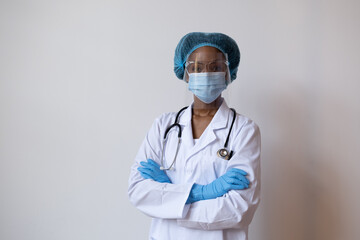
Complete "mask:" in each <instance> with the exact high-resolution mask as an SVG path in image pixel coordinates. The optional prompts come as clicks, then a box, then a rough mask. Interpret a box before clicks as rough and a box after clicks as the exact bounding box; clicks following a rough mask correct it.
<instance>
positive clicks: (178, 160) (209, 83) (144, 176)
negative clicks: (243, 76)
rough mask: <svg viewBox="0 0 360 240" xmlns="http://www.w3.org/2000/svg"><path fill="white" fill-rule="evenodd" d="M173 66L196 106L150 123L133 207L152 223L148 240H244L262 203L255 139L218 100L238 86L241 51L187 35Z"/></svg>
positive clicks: (214, 37) (220, 39)
mask: <svg viewBox="0 0 360 240" xmlns="http://www.w3.org/2000/svg"><path fill="white" fill-rule="evenodd" d="M174 62H175V67H174V71H175V74H176V76H177V77H178V78H180V79H183V80H185V81H186V82H187V84H188V88H189V90H190V91H192V92H193V93H194V102H193V103H192V104H191V105H190V106H189V107H188V108H186V109H182V110H180V111H179V112H177V113H176V112H175V113H165V114H162V115H161V116H160V117H158V118H157V119H156V120H155V122H154V123H153V125H152V127H151V129H150V131H149V132H148V134H147V136H146V137H145V140H144V141H143V143H142V145H141V147H140V149H139V152H138V154H137V156H136V159H135V163H134V164H133V166H132V168H131V174H130V179H129V190H128V193H129V198H130V201H131V202H132V203H133V204H134V205H135V206H136V207H137V208H138V209H139V210H140V211H142V212H143V213H145V214H147V215H148V216H150V217H152V218H153V220H152V224H151V229H150V237H149V239H156V240H172V239H197V240H201V239H206V240H211V239H216V240H219V239H241V240H245V239H248V237H247V235H248V225H249V224H250V222H251V220H252V218H253V216H254V213H255V210H256V208H257V206H258V204H259V201H260V198H259V192H260V132H259V128H258V126H257V125H256V124H255V123H254V122H253V121H252V120H250V119H249V118H246V117H245V116H243V115H240V114H237V113H236V112H235V111H234V110H233V109H230V108H229V107H228V106H227V104H226V102H225V100H224V99H223V98H222V97H221V92H222V91H223V90H224V89H226V87H227V85H228V84H230V83H231V82H232V81H233V80H234V79H235V78H236V73H237V68H238V64H239V62H240V52H239V49H238V46H237V44H236V42H235V41H234V40H233V39H231V38H230V37H228V36H226V35H224V34H221V33H199V32H195V33H189V34H187V35H185V36H184V37H183V38H182V39H181V40H180V42H179V44H178V46H177V48H176V50H175V58H174Z"/></svg>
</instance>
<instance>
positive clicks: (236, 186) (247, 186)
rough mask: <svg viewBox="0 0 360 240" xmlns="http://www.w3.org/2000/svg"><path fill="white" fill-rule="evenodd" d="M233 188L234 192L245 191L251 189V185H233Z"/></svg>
mask: <svg viewBox="0 0 360 240" xmlns="http://www.w3.org/2000/svg"><path fill="white" fill-rule="evenodd" d="M231 188H232V189H233V190H243V189H247V188H249V185H245V184H239V185H232V186H231Z"/></svg>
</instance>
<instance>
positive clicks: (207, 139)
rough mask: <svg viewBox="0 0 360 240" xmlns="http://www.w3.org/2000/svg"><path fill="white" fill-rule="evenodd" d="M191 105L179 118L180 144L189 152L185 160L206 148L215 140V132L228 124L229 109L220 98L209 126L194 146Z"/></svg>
mask: <svg viewBox="0 0 360 240" xmlns="http://www.w3.org/2000/svg"><path fill="white" fill-rule="evenodd" d="M193 104H194V103H192V104H191V105H190V106H189V107H188V108H187V109H186V110H185V111H184V113H183V114H182V115H181V116H180V120H179V124H180V125H181V127H182V130H183V132H182V140H181V143H182V144H184V145H186V146H188V147H189V148H190V149H191V150H190V151H189V152H188V154H187V156H186V159H188V158H189V157H191V156H192V155H194V154H195V153H197V152H198V151H200V150H201V149H203V148H205V147H206V146H208V145H209V144H210V143H212V142H213V141H215V140H216V138H217V136H216V134H215V130H218V129H222V128H225V127H226V126H227V124H228V120H229V116H230V115H229V114H230V113H231V110H230V108H229V107H228V106H227V104H226V102H225V100H224V99H223V98H222V103H221V105H220V107H219V109H218V110H217V112H216V113H215V115H214V117H213V119H212V120H211V122H210V124H209V125H208V126H207V128H206V129H205V131H204V132H203V134H202V135H201V137H200V139H199V143H198V144H197V145H195V146H194V139H193V135H192V126H191V116H192V107H193Z"/></svg>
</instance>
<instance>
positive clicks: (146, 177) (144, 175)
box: [140, 172, 154, 180]
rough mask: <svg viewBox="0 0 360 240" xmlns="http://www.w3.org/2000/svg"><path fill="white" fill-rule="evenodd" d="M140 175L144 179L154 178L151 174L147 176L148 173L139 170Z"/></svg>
mask: <svg viewBox="0 0 360 240" xmlns="http://www.w3.org/2000/svg"><path fill="white" fill-rule="evenodd" d="M140 175H141V176H142V177H143V178H145V179H152V180H154V179H153V178H152V177H151V176H149V175H148V174H146V173H143V172H140Z"/></svg>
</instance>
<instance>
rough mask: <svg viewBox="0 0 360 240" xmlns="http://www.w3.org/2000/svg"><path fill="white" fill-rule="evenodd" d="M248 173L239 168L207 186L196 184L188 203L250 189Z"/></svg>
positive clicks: (229, 171) (231, 170)
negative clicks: (231, 191) (232, 191)
mask: <svg viewBox="0 0 360 240" xmlns="http://www.w3.org/2000/svg"><path fill="white" fill-rule="evenodd" d="M246 175H247V173H246V172H245V171H243V170H241V169H238V168H231V169H230V170H228V171H227V172H226V173H225V174H224V175H222V176H221V177H219V178H218V179H216V180H214V181H213V182H211V183H209V184H207V185H199V184H196V183H195V184H194V185H193V187H192V189H191V191H190V195H189V198H188V200H187V201H186V203H193V202H196V201H200V200H207V199H213V198H217V197H221V196H223V195H224V194H225V193H227V192H228V191H230V190H241V189H246V188H249V183H250V182H249V180H248V179H247V178H246V177H245V176H246Z"/></svg>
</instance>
